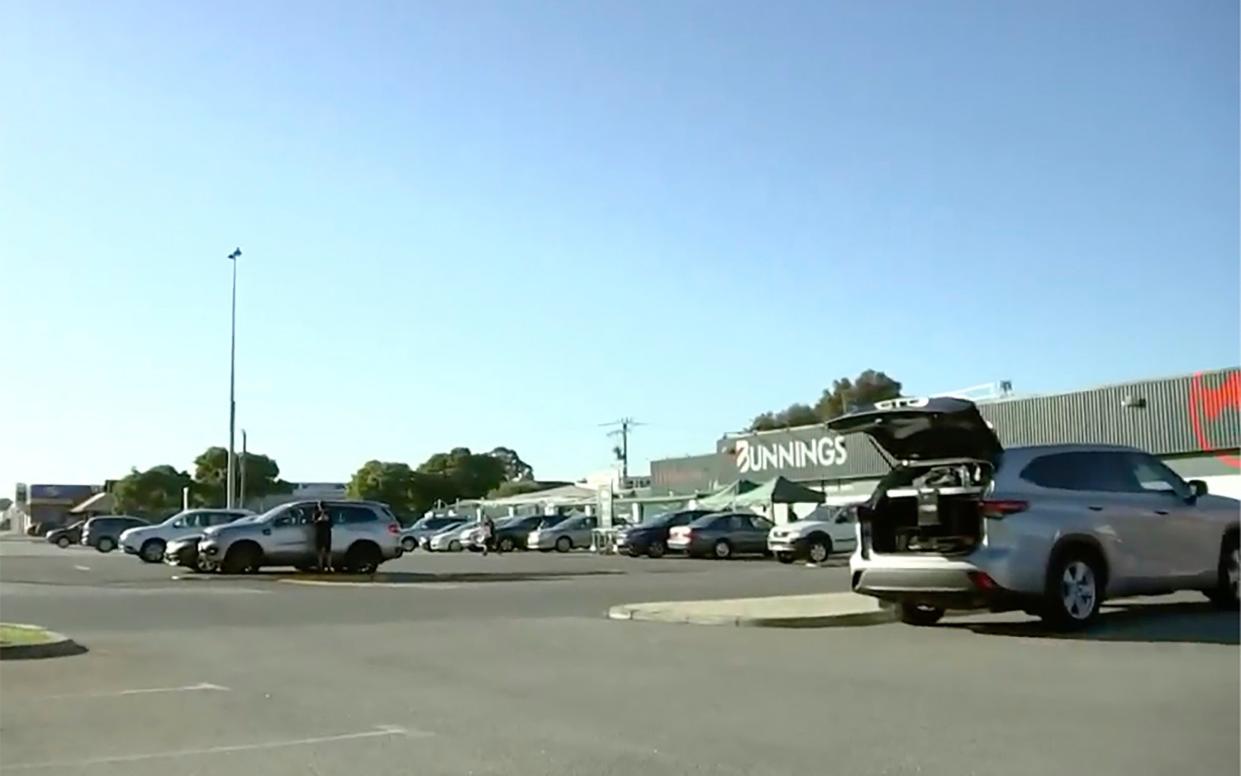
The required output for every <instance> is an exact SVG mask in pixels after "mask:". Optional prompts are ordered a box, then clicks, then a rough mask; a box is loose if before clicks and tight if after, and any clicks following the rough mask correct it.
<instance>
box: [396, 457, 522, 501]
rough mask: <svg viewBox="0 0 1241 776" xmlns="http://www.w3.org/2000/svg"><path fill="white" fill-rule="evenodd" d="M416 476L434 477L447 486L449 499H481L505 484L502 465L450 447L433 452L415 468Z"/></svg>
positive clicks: (488, 458) (503, 466)
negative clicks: (441, 451)
mask: <svg viewBox="0 0 1241 776" xmlns="http://www.w3.org/2000/svg"><path fill="white" fill-rule="evenodd" d="M418 473H419V474H428V475H435V476H439V477H442V478H444V480H446V481H447V483H446V484H450V485H451V487H450V489H449V492H450V494H451V495H452V496H453V498H452V499H448V498H444V500H445V501H449V500H452V501H456V500H459V499H472V498H482V497H483V496H485V495H487V493H488V492H490V491H491V490H492V489H493V488H496V487H499V485H500V483H502V482H505V481H506V479H507V478H506V476H505V462H504V461H502V460H501V459H499V458H496V457H493V456H491V455H481V454H475V453H471V452H470V449H469V448H468V447H454V448H453V449H452V450H451V451H449V452H447V453H436V454H435V455H433V456H431V457H430V458H428V459H427V460H426V461H425V462H424V463H423V464H422V465H421V466H419V467H418Z"/></svg>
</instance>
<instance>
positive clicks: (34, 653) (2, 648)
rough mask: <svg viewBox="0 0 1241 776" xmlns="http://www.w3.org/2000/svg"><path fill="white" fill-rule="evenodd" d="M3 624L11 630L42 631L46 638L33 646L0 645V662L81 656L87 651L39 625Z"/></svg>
mask: <svg viewBox="0 0 1241 776" xmlns="http://www.w3.org/2000/svg"><path fill="white" fill-rule="evenodd" d="M3 624H4V625H7V626H9V627H11V628H27V629H30V630H35V631H40V632H41V633H42V635H43V636H44V640H43V641H38V642H34V643H31V644H0V660H35V659H41V658H48V657H67V656H69V655H80V654H82V653H83V652H85V651H86V647H83V646H82V645H81V644H79V643H77V642H76V641H74V640H73V639H71V638H69V637H68V636H66V635H64V634H63V633H57V632H56V631H50V630H48V629H46V628H42V627H40V626H38V625H25V624H21V623H14V622H6V623H3Z"/></svg>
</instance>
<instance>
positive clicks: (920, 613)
mask: <svg viewBox="0 0 1241 776" xmlns="http://www.w3.org/2000/svg"><path fill="white" fill-rule="evenodd" d="M943 616H944V610H943V609H941V608H939V607H938V606H928V605H927V604H919V603H912V602H902V603H901V605H900V618H901V622H903V623H905V624H906V625H921V626H927V625H934V624H935V623H937V622H939V620H940V618H941V617H943Z"/></svg>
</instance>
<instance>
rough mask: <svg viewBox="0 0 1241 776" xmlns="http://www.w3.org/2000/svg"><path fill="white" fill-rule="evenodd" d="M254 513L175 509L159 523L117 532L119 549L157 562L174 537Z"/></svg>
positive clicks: (150, 561)
mask: <svg viewBox="0 0 1241 776" xmlns="http://www.w3.org/2000/svg"><path fill="white" fill-rule="evenodd" d="M250 514H253V513H252V512H250V511H249V510H248V509H190V510H187V511H184V512H178V513H177V514H175V515H173V516H172V517H170V518H168V519H167V520H165V521H164V522H162V523H156V524H155V525H147V526H141V527H138V528H130V529H128V530H127V531H124V532H123V533H121V535H120V539H119V541H120V545H121V548H122V549H124V550H125V553H126V554H128V555H137V556H138V557H139V558H142V560H144V561H146V562H147V563H159V562H160V561H161V560H163V558H164V547H165V545H167V544H168V542H170V541H172V540H173V539H179V538H180V537H182V536H187V535H189V534H201V533H202V530H203V529H204V528H211V527H212V526H217V525H224V524H225V523H231V522H233V521H234V520H236V519H238V518H241V517H245V516H246V515H250Z"/></svg>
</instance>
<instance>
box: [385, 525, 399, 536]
mask: <svg viewBox="0 0 1241 776" xmlns="http://www.w3.org/2000/svg"><path fill="white" fill-rule="evenodd" d="M400 532H401V525H400V523H388V533H390V534H392V535H393V536H396V535H397V534H399V533H400Z"/></svg>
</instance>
